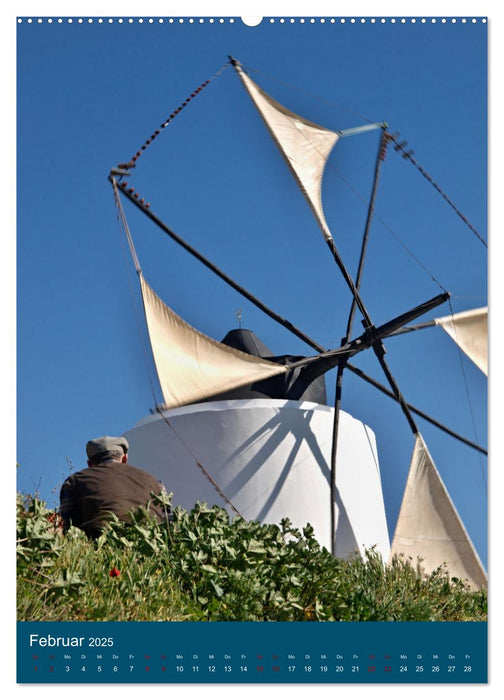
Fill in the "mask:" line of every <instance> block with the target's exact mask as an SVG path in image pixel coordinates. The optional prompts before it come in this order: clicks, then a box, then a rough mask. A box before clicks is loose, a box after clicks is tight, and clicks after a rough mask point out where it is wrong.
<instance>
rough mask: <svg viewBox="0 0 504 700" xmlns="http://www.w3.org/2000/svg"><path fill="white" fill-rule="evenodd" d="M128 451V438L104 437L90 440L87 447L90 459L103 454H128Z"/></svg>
mask: <svg viewBox="0 0 504 700" xmlns="http://www.w3.org/2000/svg"><path fill="white" fill-rule="evenodd" d="M128 449H129V444H128V441H127V440H126V438H123V437H110V435H104V436H103V437H99V438H95V439H94V440H90V441H89V442H88V443H87V445H86V453H87V456H88V458H89V459H91V458H92V457H94V456H95V455H99V454H102V453H103V452H114V451H118V450H122V451H123V452H124V454H126V452H127V451H128Z"/></svg>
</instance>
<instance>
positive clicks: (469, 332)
mask: <svg viewBox="0 0 504 700" xmlns="http://www.w3.org/2000/svg"><path fill="white" fill-rule="evenodd" d="M435 323H436V325H438V326H441V328H443V330H445V331H446V332H447V333H448V335H449V336H450V337H451V338H452V339H453V340H454V341H455V342H456V343H457V345H458V346H459V347H460V349H461V350H463V352H465V354H466V355H467V356H468V357H469V358H470V359H471V360H472V361H473V362H474V364H475V365H477V366H478V367H479V368H480V370H481V371H482V372H484V373H485V374H486V375H488V307H486V306H485V307H484V308H481V309H472V310H471V311H463V312H461V313H459V314H454V315H453V316H444V317H443V318H436V319H435Z"/></svg>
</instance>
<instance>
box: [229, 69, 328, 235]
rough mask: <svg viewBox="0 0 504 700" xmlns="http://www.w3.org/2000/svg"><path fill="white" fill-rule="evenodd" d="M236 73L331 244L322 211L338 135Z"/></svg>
mask: <svg viewBox="0 0 504 700" xmlns="http://www.w3.org/2000/svg"><path fill="white" fill-rule="evenodd" d="M236 69H237V71H238V75H239V76H240V78H241V80H242V83H243V85H244V86H245V89H246V90H247V92H248V94H249V95H250V97H251V98H252V100H253V102H254V104H255V106H256V107H257V109H258V111H259V113H260V115H261V116H262V118H263V120H264V122H265V124H266V126H267V128H268V130H269V132H270V134H271V136H272V137H273V140H274V141H275V143H276V144H277V146H278V148H279V149H280V152H281V154H282V156H283V157H284V159H285V161H286V162H287V165H288V166H289V168H290V170H291V172H292V174H293V175H294V178H295V179H296V181H297V183H298V185H299V187H300V189H301V191H302V192H303V194H304V196H305V197H306V199H307V201H308V204H309V205H310V208H311V210H312V211H313V213H314V215H315V218H316V220H317V222H318V224H319V226H320V228H321V230H322V234H323V236H324V238H325V239H326V240H330V239H331V238H332V236H331V232H330V230H329V227H328V225H327V222H326V220H325V216H324V211H323V208H322V194H321V191H322V177H323V174H324V168H325V164H326V161H327V159H328V157H329V154H330V152H331V150H332V148H333V146H334V145H335V143H336V141H337V140H338V138H339V135H338V134H337V133H335V132H334V131H330V130H329V129H325V128H324V127H322V126H319V125H318V124H314V123H313V122H310V121H308V120H306V119H304V118H303V117H300V116H299V115H297V114H295V113H294V112H291V111H290V110H288V109H286V108H285V107H283V105H281V104H279V103H278V102H276V101H275V100H274V99H273V98H271V97H270V96H269V95H268V94H266V93H265V92H264V91H263V90H261V88H260V87H259V86H258V85H256V83H254V81H253V80H251V79H250V78H249V77H248V75H246V74H245V73H244V72H243V70H242V69H241V68H240V67H239V66H236Z"/></svg>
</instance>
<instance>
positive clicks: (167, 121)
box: [117, 62, 230, 170]
mask: <svg viewBox="0 0 504 700" xmlns="http://www.w3.org/2000/svg"><path fill="white" fill-rule="evenodd" d="M229 65H230V64H229V62H227V63H225V64H224V66H222V68H221V69H220V70H218V71H217V72H216V73H214V75H212V76H211V77H210V78H208V79H207V80H205V81H204V82H203V83H201V85H199V86H198V87H197V88H196V89H195V90H194V91H193V92H191V94H190V95H189V96H188V97H186V99H185V100H184V101H183V102H182V103H181V104H180V105H179V106H178V107H177V108H176V109H174V110H173V112H172V113H171V114H170V116H169V117H168V118H167V119H165V120H164V122H162V123H161V124H160V125H159V127H158V128H157V129H156V130H155V131H154V132H153V133H152V134H151V136H150V137H149V138H148V139H146V140H145V141H144V143H143V145H142V146H141V147H140V148H139V150H138V151H137V152H136V153H135V155H134V156H133V157H132V158H130V160H129V161H128V162H127V163H119V164H118V166H117V167H118V168H119V169H120V170H127V169H128V168H134V167H135V166H136V161H137V160H138V159H139V158H140V156H141V155H142V153H144V152H145V151H146V150H147V148H148V147H149V146H150V145H151V143H152V142H153V141H154V140H155V139H156V138H157V137H158V136H159V134H160V133H161V131H162V130H163V129H165V128H166V127H167V126H168V124H170V123H171V122H172V121H173V120H174V119H175V117H176V116H177V115H178V114H180V112H181V111H182V110H183V109H184V107H187V105H188V104H189V102H191V101H192V100H193V99H194V98H195V97H197V96H198V95H199V94H200V93H201V92H202V91H203V90H204V89H205V88H206V87H207V86H208V85H210V83H211V82H212V81H213V80H215V78H217V77H218V76H219V75H220V74H221V73H222V72H223V71H224V70H225V69H226V68H227V67H228V66H229Z"/></svg>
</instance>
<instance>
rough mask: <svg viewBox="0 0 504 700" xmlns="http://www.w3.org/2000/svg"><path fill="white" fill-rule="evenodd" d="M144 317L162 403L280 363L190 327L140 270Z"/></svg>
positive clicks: (219, 388) (228, 384) (264, 373)
mask: <svg viewBox="0 0 504 700" xmlns="http://www.w3.org/2000/svg"><path fill="white" fill-rule="evenodd" d="M139 277H140V286H141V290H142V298H143V303H144V309H145V317H146V320H147V327H148V331H149V337H150V341H151V346H152V352H153V355H154V362H155V365H156V370H157V374H158V377H159V383H160V385H161V391H162V393H163V399H164V401H165V404H166V406H167V408H173V407H175V406H184V405H187V404H190V403H195V402H198V401H202V400H205V399H208V398H210V397H211V396H214V395H215V394H219V393H222V392H224V391H228V390H231V389H237V388H238V387H241V386H245V385H247V384H251V383H253V382H256V381H259V380H261V379H266V378H268V377H272V376H273V375H275V374H282V373H283V372H285V371H286V369H287V368H286V367H285V366H284V365H280V364H277V363H274V362H268V361H267V360H262V359H261V358H258V357H254V356H253V355H248V354H247V353H245V352H241V351H240V350H235V349H234V348H230V347H228V346H226V345H223V344H222V343H219V342H218V341H216V340H214V339H213V338H209V337H208V336H206V335H204V334H203V333H201V332H199V331H197V330H195V329H194V328H192V327H191V326H190V325H189V324H188V323H186V322H185V321H184V320H183V319H182V318H180V316H178V315H177V314H176V313H175V312H174V311H173V310H172V309H170V308H169V307H168V306H167V305H166V304H165V303H164V302H163V301H162V299H160V298H159V296H158V295H157V294H156V293H155V292H154V291H153V290H152V289H151V287H150V286H149V285H148V284H147V282H146V281H145V280H144V278H143V275H142V274H140V275H139Z"/></svg>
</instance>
